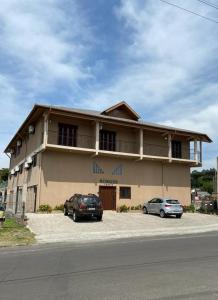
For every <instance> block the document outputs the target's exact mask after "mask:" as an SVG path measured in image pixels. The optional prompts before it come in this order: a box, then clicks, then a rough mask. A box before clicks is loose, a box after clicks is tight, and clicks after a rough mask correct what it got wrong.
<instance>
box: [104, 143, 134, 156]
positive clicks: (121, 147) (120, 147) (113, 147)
mask: <svg viewBox="0 0 218 300" xmlns="http://www.w3.org/2000/svg"><path fill="white" fill-rule="evenodd" d="M138 149H139V146H138V145H137V143H136V142H132V141H124V140H116V142H115V143H114V142H109V141H100V147H99V150H103V151H112V152H113V151H114V152H123V153H132V154H138V151H139V150H138Z"/></svg>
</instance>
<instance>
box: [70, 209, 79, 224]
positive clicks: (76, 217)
mask: <svg viewBox="0 0 218 300" xmlns="http://www.w3.org/2000/svg"><path fill="white" fill-rule="evenodd" d="M72 218H73V221H74V222H78V220H79V218H78V216H77V212H76V211H74V212H73V215H72Z"/></svg>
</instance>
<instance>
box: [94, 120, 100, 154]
mask: <svg viewBox="0 0 218 300" xmlns="http://www.w3.org/2000/svg"><path fill="white" fill-rule="evenodd" d="M99 128H100V126H99V122H98V121H97V122H96V123H95V154H96V155H98V151H99Z"/></svg>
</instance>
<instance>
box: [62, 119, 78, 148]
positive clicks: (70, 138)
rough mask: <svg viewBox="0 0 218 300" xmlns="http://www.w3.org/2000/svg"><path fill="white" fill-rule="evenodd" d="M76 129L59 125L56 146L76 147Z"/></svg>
mask: <svg viewBox="0 0 218 300" xmlns="http://www.w3.org/2000/svg"><path fill="white" fill-rule="evenodd" d="M76 131H77V127H76V126H73V125H69V124H62V123H59V132H58V133H59V134H58V145H62V146H72V147H76Z"/></svg>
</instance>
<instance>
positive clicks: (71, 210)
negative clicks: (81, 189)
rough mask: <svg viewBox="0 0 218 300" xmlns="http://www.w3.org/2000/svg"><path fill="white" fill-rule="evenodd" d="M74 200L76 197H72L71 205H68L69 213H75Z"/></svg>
mask: <svg viewBox="0 0 218 300" xmlns="http://www.w3.org/2000/svg"><path fill="white" fill-rule="evenodd" d="M74 198H75V196H73V197H71V198H70V199H69V203H68V211H69V212H70V213H72V212H73V201H74Z"/></svg>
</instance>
